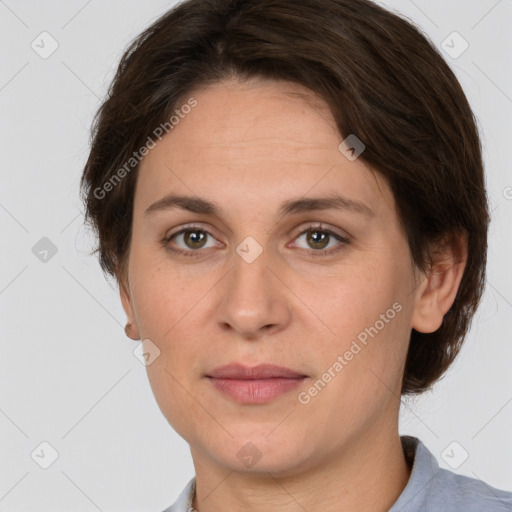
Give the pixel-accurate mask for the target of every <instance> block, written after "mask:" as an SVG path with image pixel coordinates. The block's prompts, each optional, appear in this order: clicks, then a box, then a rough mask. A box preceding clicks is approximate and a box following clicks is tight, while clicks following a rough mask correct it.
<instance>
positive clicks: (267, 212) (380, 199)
mask: <svg viewBox="0 0 512 512" xmlns="http://www.w3.org/2000/svg"><path fill="white" fill-rule="evenodd" d="M190 96H194V98H196V100H197V102H198V103H197V106H196V107H195V108H194V109H193V110H192V112H191V113H190V114H188V115H187V116H186V117H185V118H184V119H182V120H181V121H180V123H179V124H178V125H177V126H176V127H175V128H174V129H173V131H172V132H170V133H169V134H168V135H166V136H165V137H164V138H163V139H162V140H161V141H160V142H158V143H157V145H156V147H155V148H154V149H152V150H151V151H150V152H149V154H148V155H147V156H146V157H145V158H144V159H143V161H142V163H141V166H140V169H139V176H138V182H137V188H136V194H135V202H134V215H133V232H132V240H131V247H130V254H129V260H128V265H127V269H128V271H127V275H122V276H120V282H121V287H120V289H121V300H122V303H123V307H124V309H125V312H126V314H127V317H128V321H129V322H133V323H134V326H133V329H132V331H131V337H132V338H133V339H143V340H145V339H150V340H151V341H152V342H153V343H154V344H155V345H156V346H158V348H159V350H160V351H161V353H160V356H159V357H158V358H156V359H155V361H154V362H153V363H152V364H150V365H149V366H147V372H148V377H149V380H150V384H151V387H152V390H153V392H154V394H155V397H156V400H157V402H158V404H159V407H160V409H161V411H162V413H163V414H164V416H165V417H166V418H167V420H168V421H169V423H170V424H171V425H172V426H173V427H174V428H175V430H176V431H177V432H178V433H179V434H180V435H181V436H183V438H184V439H185V440H186V441H187V442H188V443H189V444H190V448H191V454H192V457H193V461H194V466H195V469H196V481H197V500H196V501H195V502H194V506H195V508H196V509H197V510H198V511H200V512H214V511H218V510H250V511H268V510H282V511H292V510H293V511H298V510H304V509H306V510H308V511H309V512H315V511H320V510H322V511H323V512H326V511H334V510H336V511H339V510H365V511H370V512H371V511H385V510H388V508H389V507H390V506H391V505H392V504H393V503H394V501H395V500H396V499H397V497H398V496H399V495H400V493H401V492H402V490H403V488H404V487H405V485H406V483H407V479H408V478H409V474H410V470H409V468H408V467H407V464H406V461H405V458H404V455H403V452H402V449H401V445H400V440H399V435H398V413H399V405H400V386H401V379H402V374H403V368H404V364H405V357H406V353H407V348H408V342H409V335H410V331H411V328H415V329H417V330H418V331H421V332H431V331H434V330H436V329H437V328H438V327H439V326H440V324H441V321H442V318H443V315H444V314H445V313H446V311H448V309H449V308H450V306H451V304H452V302H453V300H454V297H455V294H456V291H457V287H458V285H459V282H460V279H461V277H462V272H463V268H464V262H465V252H464V251H465V243H464V239H463V238H456V239H455V238H454V239H451V240H449V241H448V243H446V244H445V245H444V246H443V248H442V250H439V251H438V254H437V256H436V258H437V259H436V262H437V263H436V264H437V266H435V267H434V268H433V271H432V272H426V273H423V272H420V271H419V270H418V269H417V268H415V267H414V265H413V263H412V261H411V257H410V253H409V248H408V245H407V241H406V239H405V236H404V232H403V230H402V228H401V225H400V222H399V219H398V216H397V213H396V211H395V203H394V199H393V195H392V193H391V191H390V188H389V186H388V184H387V182H386V181H385V179H384V178H383V177H382V176H381V175H379V173H378V172H375V171H374V172H372V170H371V169H370V168H369V167H368V166H367V164H365V163H364V162H363V160H362V159H361V158H358V159H356V160H354V161H349V160H348V159H347V158H346V157H345V156H344V155H343V154H342V153H341V152H340V150H339V149H338V145H339V144H340V143H341V142H342V140H343V138H344V137H342V136H341V135H340V134H339V133H338V131H337V129H336V126H335V123H334V119H333V118H332V115H331V113H330V111H329V110H328V108H327V106H326V105H325V104H324V103H323V102H322V101H321V100H320V99H319V98H316V97H315V96H314V95H313V94H312V93H311V92H309V91H308V90H306V89H304V88H302V87H300V86H298V85H295V84H289V83H286V82H272V81H264V80H251V81H249V82H245V83H240V82H239V81H237V80H235V79H233V80H226V81H223V82H221V83H218V84H215V85H213V86H209V87H208V88H206V89H201V90H196V91H194V93H193V94H191V95H190ZM347 135H348V134H347ZM170 192H173V193H175V194H180V195H181V194H183V195H190V196H199V197H201V198H205V199H208V200H210V201H214V202H215V203H218V204H219V205H220V206H221V207H222V208H223V210H224V212H223V214H222V216H220V217H215V216H213V215H209V214H198V213H192V212H188V211H185V210H183V209H179V208H173V209H168V210H165V211H163V210H162V211H157V212H153V213H152V214H149V215H145V214H144V211H145V210H146V209H147V208H148V207H149V206H150V205H152V204H153V203H155V202H156V201H158V200H159V199H161V198H162V197H164V196H165V195H166V194H168V193H170ZM333 192H336V193H339V194H342V195H343V196H344V197H347V198H349V199H351V200H355V201H359V202H362V203H364V204H365V205H366V206H368V207H369V208H370V209H371V210H372V211H373V215H364V214H361V213H358V212H354V211H349V210H345V211H337V210H325V211H306V212H302V213H295V214H292V215H286V216H283V215H279V214H278V210H279V207H280V205H281V203H282V202H283V201H286V200H290V199H300V198H311V197H322V196H327V195H329V194H332V193H333ZM312 223H313V225H315V224H318V223H322V229H329V230H332V231H334V232H335V233H337V234H339V235H340V236H342V237H346V238H348V239H349V243H343V242H339V241H338V240H336V239H335V238H334V237H332V236H331V237H330V241H329V242H328V243H327V242H325V244H324V245H325V246H326V247H324V248H322V249H318V248H316V247H319V244H318V240H317V239H314V240H313V242H312V241H311V240H310V241H309V243H308V231H307V230H308V229H310V224H312ZM189 224H192V225H193V226H194V227H195V229H196V230H200V233H201V232H208V233H209V235H207V238H206V239H205V240H204V242H202V245H201V244H199V245H197V234H198V233H197V232H196V231H193V232H192V234H193V235H194V234H195V235H196V238H195V239H194V238H192V239H187V237H186V236H183V235H178V236H176V237H174V239H172V240H171V241H169V242H168V244H167V248H166V247H164V244H162V243H161V240H163V239H164V238H165V237H166V236H170V235H172V234H174V233H177V232H178V231H180V229H183V227H184V226H186V227H189ZM201 230H202V231H201ZM311 231H313V232H314V231H315V229H314V228H313V229H311V230H310V231H309V233H310V234H311ZM200 233H199V234H200ZM248 236H251V237H253V238H254V239H255V240H256V241H257V243H258V244H259V246H260V247H261V248H262V250H263V252H262V253H261V254H260V255H259V256H258V257H257V258H256V259H255V260H254V261H253V262H252V263H247V262H246V261H245V260H244V259H243V258H242V257H241V256H240V255H239V254H237V252H236V248H237V246H238V245H239V244H240V243H241V242H242V241H243V240H244V239H245V238H246V237H248ZM315 241H316V242H317V245H315V243H314V242H315ZM187 242H188V244H187ZM194 242H195V243H196V245H194ZM170 247H174V248H178V249H180V248H181V249H183V250H188V251H189V252H193V251H194V250H195V251H196V254H197V252H198V251H200V254H199V255H196V256H195V257H186V256H182V255H179V254H175V253H173V252H172V251H171V250H170V249H169V248H170ZM194 247H199V249H194ZM202 247H204V248H202ZM336 248H339V249H340V250H339V251H337V252H331V254H330V255H328V256H323V257H322V256H314V255H312V253H313V252H317V253H318V252H319V251H324V252H329V250H331V251H333V250H334V249H336ZM396 303H398V304H399V305H400V306H401V309H400V311H399V312H397V313H396V315H395V316H394V318H393V319H391V320H389V321H388V322H386V323H385V326H384V327H383V328H382V329H380V330H379V332H378V334H377V335H375V336H374V337H372V338H369V340H368V343H367V345H366V346H363V347H362V349H361V350H360V351H359V352H358V353H357V354H356V355H354V357H353V358H352V359H351V360H350V361H348V362H347V364H346V365H344V366H343V369H342V370H341V371H339V372H337V373H336V372H335V375H336V376H335V377H333V378H332V379H331V380H330V382H328V384H327V385H326V386H325V387H324V388H323V389H322V390H321V392H319V393H318V394H317V395H316V396H314V397H311V400H310V401H309V402H308V403H307V404H302V403H300V402H299V400H298V398H297V395H298V393H299V392H300V391H304V390H307V389H308V388H310V386H311V385H312V384H314V383H315V382H316V381H317V380H318V379H320V378H322V375H323V374H325V372H326V371H327V370H328V368H330V367H332V366H333V364H334V363H335V361H337V358H338V356H339V355H343V354H344V353H345V352H346V351H347V350H348V349H349V348H350V346H351V343H352V342H353V340H355V339H356V337H357V335H358V334H360V333H361V332H362V331H364V330H365V328H369V327H370V326H375V324H376V321H377V320H379V319H380V318H381V315H382V314H385V313H386V311H387V310H389V309H390V308H392V305H393V304H396ZM232 362H238V363H241V364H245V365H247V366H255V365H256V364H259V363H262V362H267V363H273V364H278V365H282V366H286V367H288V368H291V369H293V370H296V371H298V372H300V373H302V374H305V375H308V379H306V381H305V382H304V383H303V384H302V385H301V387H300V388H299V389H297V390H294V391H292V392H289V393H286V394H284V395H281V396H279V397H278V398H276V399H274V400H273V401H271V402H269V403H266V404H258V405H254V404H253V405H248V404H239V403H237V402H235V401H234V400H232V399H231V398H229V397H227V396H226V395H224V394H221V393H220V392H219V391H217V390H216V389H215V388H214V387H213V386H212V384H211V382H210V381H209V379H207V378H206V377H205V375H206V374H207V373H208V372H209V371H211V370H213V369H214V368H216V367H218V366H221V365H224V364H227V363H232ZM248 442H251V443H252V444H253V445H254V446H255V447H256V449H257V452H256V451H255V450H254V448H253V450H254V451H255V453H259V454H260V455H261V458H260V459H259V460H258V461H257V462H256V463H255V464H254V465H253V466H251V467H248V466H247V465H245V464H244V463H243V461H241V460H240V459H239V458H238V457H237V453H238V452H239V450H240V449H241V448H242V447H243V446H244V445H246V443H248ZM246 449H247V448H246ZM302 507H303V508H302Z"/></svg>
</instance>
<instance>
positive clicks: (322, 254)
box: [161, 224, 351, 258]
mask: <svg viewBox="0 0 512 512" xmlns="http://www.w3.org/2000/svg"><path fill="white" fill-rule="evenodd" d="M187 231H200V232H202V233H206V234H207V235H209V236H211V237H212V238H215V237H213V235H212V234H211V233H209V232H208V231H206V230H205V229H202V228H200V227H198V226H188V227H186V228H184V229H182V230H180V231H178V232H176V233H173V234H172V235H170V236H167V237H165V238H164V239H163V240H162V241H161V244H162V245H163V246H164V248H166V249H168V250H170V251H172V252H173V253H175V254H180V255H182V256H186V257H192V258H194V257H198V256H199V255H200V253H201V252H203V251H202V250H201V249H197V250H192V249H191V250H188V251H187V250H184V249H176V248H173V247H171V246H170V245H169V243H170V242H171V240H172V239H173V238H175V237H176V236H178V235H181V234H182V233H186V232H187ZM310 231H318V232H320V233H324V234H328V235H329V236H332V237H334V238H335V239H336V240H338V241H339V242H341V243H340V244H339V245H338V246H336V247H335V248H334V249H332V248H331V249H329V250H322V249H316V250H315V249H304V250H306V251H307V252H308V253H310V254H311V256H313V257H317V256H319V257H327V256H331V255H333V254H335V253H337V252H339V251H341V250H342V249H343V247H344V245H348V244H350V243H351V242H350V240H349V239H348V238H345V237H343V236H341V235H338V234H337V233H334V232H333V231H331V230H330V229H327V228H324V227H323V226H322V225H321V224H314V225H311V226H308V227H307V229H305V230H304V231H302V232H301V233H299V234H298V235H297V236H296V237H295V238H299V237H301V236H302V235H304V234H306V233H308V232H310Z"/></svg>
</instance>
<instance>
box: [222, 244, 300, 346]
mask: <svg viewBox="0 0 512 512" xmlns="http://www.w3.org/2000/svg"><path fill="white" fill-rule="evenodd" d="M269 263H270V262H269V258H268V257H267V253H266V252H265V251H263V253H262V254H260V255H259V256H258V257H257V258H256V259H255V260H254V261H252V262H251V263H248V262H247V261H245V260H244V259H243V258H242V257H240V256H239V255H238V254H236V253H235V255H234V258H233V268H232V269H231V271H230V272H229V273H228V275H227V276H226V277H225V278H224V279H223V281H224V284H223V286H222V288H221V290H220V292H221V294H222V298H221V300H220V302H219V305H218V310H217V322H218V324H219V326H220V328H221V329H223V330H224V331H233V332H236V333H238V334H239V335H240V336H241V337H243V338H246V339H259V338H260V337H261V336H262V335H265V334H267V335H269V334H271V333H272V334H275V333H277V332H279V331H281V330H283V329H285V328H286V327H287V326H288V325H289V323H290V320H291V315H292V311H291V307H290V305H289V303H290V298H291V297H290V296H291V292H290V291H289V289H288V288H287V287H286V286H285V285H284V284H283V281H282V280H281V279H282V278H281V279H280V276H279V265H272V266H269Z"/></svg>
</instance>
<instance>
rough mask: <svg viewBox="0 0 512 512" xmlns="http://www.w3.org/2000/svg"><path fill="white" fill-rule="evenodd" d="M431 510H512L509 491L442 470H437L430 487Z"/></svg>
mask: <svg viewBox="0 0 512 512" xmlns="http://www.w3.org/2000/svg"><path fill="white" fill-rule="evenodd" d="M430 501H431V503H432V505H431V507H433V508H432V510H441V509H442V510H446V511H447V512H451V511H454V512H455V511H459V510H464V511H465V512H481V511H486V512H494V511H496V512H498V511H509V512H510V511H512V493H510V492H507V491H503V490H500V489H496V488H495V487H492V486H490V485H489V484H487V483H485V482H483V481H482V480H478V479H477V478H470V477H467V476H463V475H458V474H456V473H453V472H452V471H448V470H446V469H439V471H438V472H437V473H436V475H435V477H434V479H433V481H432V486H431V488H430Z"/></svg>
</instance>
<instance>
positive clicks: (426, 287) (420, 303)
mask: <svg viewBox="0 0 512 512" xmlns="http://www.w3.org/2000/svg"><path fill="white" fill-rule="evenodd" d="M467 246H468V244H467V234H466V233H461V234H457V235H455V234H453V235H451V236H449V237H446V238H445V239H444V240H443V241H442V243H440V244H436V246H435V248H434V249H433V251H432V265H431V267H430V269H429V270H428V272H427V273H426V275H425V276H424V278H423V280H422V282H421V284H420V286H419V287H418V290H417V295H416V303H415V306H414V313H413V316H412V324H411V327H412V328H414V329H415V330H416V331H418V332H423V333H430V332H434V331H436V330H437V329H439V327H441V324H442V322H443V318H444V315H445V314H446V313H447V312H448V310H449V309H450V308H451V306H452V304H453V302H454V300H455V297H456V296H457V291H458V289H459V285H460V282H461V280H462V276H463V274H464V269H465V267H466V261H467Z"/></svg>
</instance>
